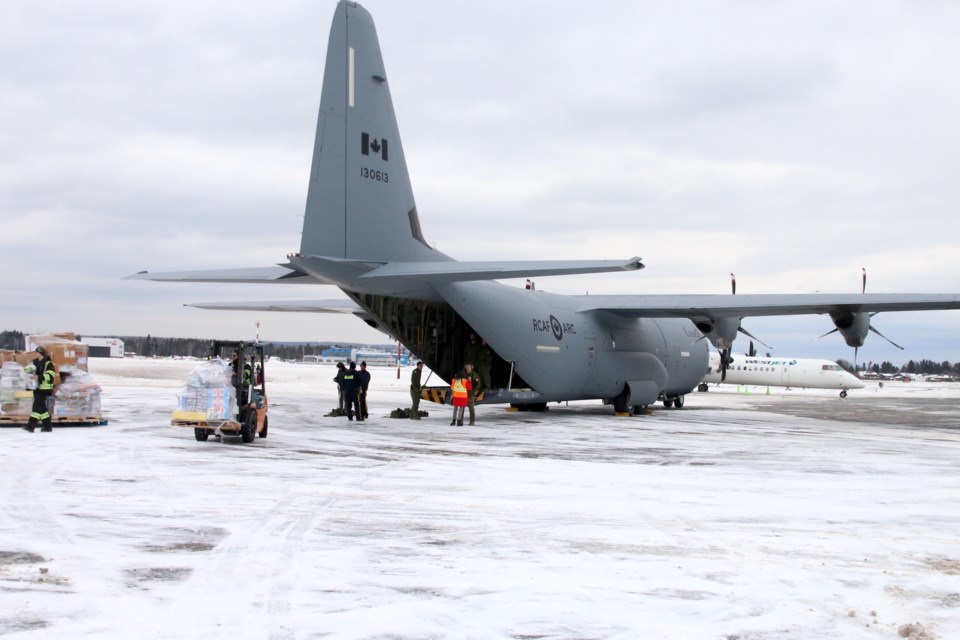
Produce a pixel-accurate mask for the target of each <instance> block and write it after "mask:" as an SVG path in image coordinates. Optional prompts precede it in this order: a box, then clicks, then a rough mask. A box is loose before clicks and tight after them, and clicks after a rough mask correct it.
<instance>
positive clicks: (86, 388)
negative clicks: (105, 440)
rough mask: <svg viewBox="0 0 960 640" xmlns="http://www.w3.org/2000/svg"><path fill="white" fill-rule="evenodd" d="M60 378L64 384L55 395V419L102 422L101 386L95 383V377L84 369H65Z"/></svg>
mask: <svg viewBox="0 0 960 640" xmlns="http://www.w3.org/2000/svg"><path fill="white" fill-rule="evenodd" d="M60 378H61V379H62V380H63V382H61V384H60V385H58V386H57V388H56V392H55V394H54V397H55V398H56V401H55V402H54V405H53V415H54V419H55V420H65V419H73V420H77V421H87V422H97V421H100V420H102V417H101V415H100V414H101V413H102V412H101V409H100V385H98V384H97V383H96V382H95V381H94V379H93V376H91V375H90V374H89V373H87V372H86V371H84V370H83V369H78V368H74V367H63V369H62V370H61V371H60Z"/></svg>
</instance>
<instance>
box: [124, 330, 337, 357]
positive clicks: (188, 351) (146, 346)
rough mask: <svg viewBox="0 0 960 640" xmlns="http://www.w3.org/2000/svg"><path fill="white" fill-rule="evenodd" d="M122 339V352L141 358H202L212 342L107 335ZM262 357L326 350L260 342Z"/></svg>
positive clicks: (322, 346)
mask: <svg viewBox="0 0 960 640" xmlns="http://www.w3.org/2000/svg"><path fill="white" fill-rule="evenodd" d="M107 337H111V338H114V337H115V338H119V339H121V340H123V350H124V351H125V352H126V353H136V354H137V355H140V356H145V357H148V358H150V357H157V358H169V357H193V358H205V357H207V356H208V355H210V345H211V343H212V342H213V341H212V340H209V339H203V338H157V337H155V336H150V335H147V336H146V337H142V336H107ZM263 345H264V348H263V353H264V355H265V356H267V357H268V358H269V357H276V358H281V359H283V360H297V361H300V360H303V357H304V356H306V355H320V354H321V353H322V352H323V351H326V350H327V349H329V348H330V345H328V344H323V343H316V344H314V343H309V342H308V343H290V342H264V343H263Z"/></svg>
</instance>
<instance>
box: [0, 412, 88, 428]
mask: <svg viewBox="0 0 960 640" xmlns="http://www.w3.org/2000/svg"><path fill="white" fill-rule="evenodd" d="M29 421H30V416H14V415H9V414H4V415H0V427H19V426H23V425H26V424H27V423H28V422H29ZM50 423H51V424H53V425H55V426H61V427H72V426H99V425H105V424H107V420H106V419H104V417H103V416H54V417H51V418H50Z"/></svg>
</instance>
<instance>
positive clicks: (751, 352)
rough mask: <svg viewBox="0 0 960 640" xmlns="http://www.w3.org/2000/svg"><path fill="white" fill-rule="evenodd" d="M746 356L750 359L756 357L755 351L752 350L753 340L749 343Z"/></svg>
mask: <svg viewBox="0 0 960 640" xmlns="http://www.w3.org/2000/svg"><path fill="white" fill-rule="evenodd" d="M747 355H749V356H750V357H751V358H756V357H757V350H756V349H754V348H753V340H751V341H750V351H749V352H747Z"/></svg>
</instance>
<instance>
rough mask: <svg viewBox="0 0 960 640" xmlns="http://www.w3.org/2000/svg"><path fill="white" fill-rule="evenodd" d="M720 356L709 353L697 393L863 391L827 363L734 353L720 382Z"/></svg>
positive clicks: (851, 378) (842, 393) (857, 381)
mask: <svg viewBox="0 0 960 640" xmlns="http://www.w3.org/2000/svg"><path fill="white" fill-rule="evenodd" d="M720 358H721V355H720V354H719V353H717V352H715V351H711V352H710V367H709V369H708V370H707V375H706V376H704V378H703V382H702V383H700V386H699V389H700V391H706V390H707V384H708V383H713V384H738V385H739V384H742V385H757V386H762V387H796V388H799V389H840V397H841V398H846V397H847V391H849V390H850V389H863V387H864V384H863V381H861V380H860V379H859V378H857V377H856V376H855V375H853V374H852V373H850V372H849V371H847V370H846V369H844V368H843V367H841V366H840V365H838V364H837V363H836V362H830V361H829V360H814V359H807V358H803V359H802V358H770V357H762V356H749V355H742V354H735V355H733V356H731V357H730V364H729V366H728V367H727V376H726V379H725V380H722V379H721V378H722V372H721V369H720Z"/></svg>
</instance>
